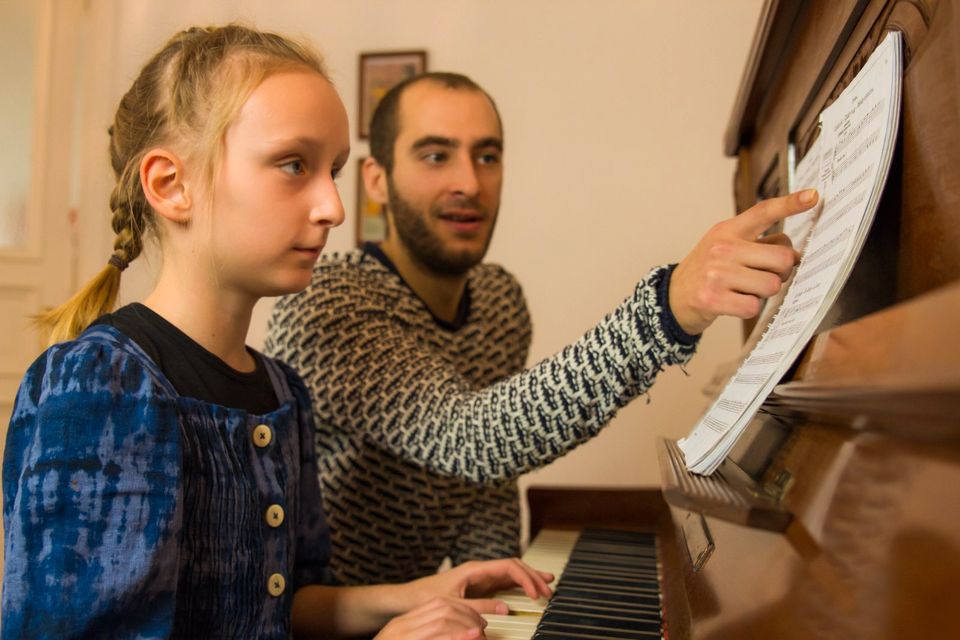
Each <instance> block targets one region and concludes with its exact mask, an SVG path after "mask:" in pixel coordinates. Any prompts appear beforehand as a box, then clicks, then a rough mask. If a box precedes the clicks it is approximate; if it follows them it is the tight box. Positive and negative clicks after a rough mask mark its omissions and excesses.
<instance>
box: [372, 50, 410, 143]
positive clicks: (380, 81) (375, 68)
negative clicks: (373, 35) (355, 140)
mask: <svg viewBox="0 0 960 640" xmlns="http://www.w3.org/2000/svg"><path fill="white" fill-rule="evenodd" d="M426 70H427V52H426V51H390V52H384V53H361V54H360V114H359V115H360V117H359V118H358V120H357V123H358V124H357V131H358V135H359V136H360V138H361V139H365V138H367V137H368V136H369V135H370V118H372V117H373V111H374V109H376V108H377V104H378V103H379V102H380V99H381V98H382V97H383V96H384V94H385V93H386V92H387V91H390V89H392V88H393V86H394V85H396V84H398V83H400V82H402V81H404V80H406V79H407V78H410V77H412V76H415V75H417V74H418V73H423V72H424V71H426Z"/></svg>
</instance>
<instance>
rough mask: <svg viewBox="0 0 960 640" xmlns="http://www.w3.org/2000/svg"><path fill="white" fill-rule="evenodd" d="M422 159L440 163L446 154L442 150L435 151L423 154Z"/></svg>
mask: <svg viewBox="0 0 960 640" xmlns="http://www.w3.org/2000/svg"><path fill="white" fill-rule="evenodd" d="M423 159H424V160H425V161H427V162H429V163H431V164H440V163H441V162H444V161H445V160H446V159H447V154H446V153H444V152H442V151H435V152H433V153H428V154H426V155H424V156H423Z"/></svg>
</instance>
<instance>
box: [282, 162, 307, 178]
mask: <svg viewBox="0 0 960 640" xmlns="http://www.w3.org/2000/svg"><path fill="white" fill-rule="evenodd" d="M280 170H281V171H286V172H287V173H289V174H290V175H292V176H301V175H303V174H304V173H306V166H305V165H304V163H303V160H300V159H299V158H297V159H294V160H288V161H286V162H284V163H283V164H281V165H280Z"/></svg>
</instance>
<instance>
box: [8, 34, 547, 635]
mask: <svg viewBox="0 0 960 640" xmlns="http://www.w3.org/2000/svg"><path fill="white" fill-rule="evenodd" d="M348 144H349V143H348V134H347V118H346V113H345V110H344V108H343V104H342V103H341V101H340V99H339V97H338V96H337V94H336V92H335V91H334V89H333V87H332V86H331V84H330V82H329V81H328V79H327V78H326V75H325V73H324V69H323V66H322V63H321V62H320V61H319V59H318V58H317V57H316V55H315V54H313V53H312V52H310V51H309V50H307V49H306V48H304V47H302V46H300V45H298V44H296V43H293V42H290V41H289V40H287V39H285V38H282V37H280V36H277V35H274V34H269V33H261V32H257V31H253V30H251V29H247V28H244V27H240V26H234V25H231V26H227V27H223V28H211V29H197V28H195V29H190V30H188V31H184V32H182V33H180V34H177V35H176V36H174V37H173V38H172V39H171V40H170V41H169V42H168V43H167V45H166V46H165V47H164V48H163V49H162V50H161V51H160V52H159V53H158V54H157V55H156V56H155V57H154V58H153V59H152V60H151V61H150V62H149V63H148V64H147V65H146V67H144V69H143V70H142V72H141V73H140V75H139V77H138V78H137V79H136V81H135V82H134V84H133V86H132V87H131V89H130V90H129V91H128V92H127V94H126V95H125V96H124V97H123V99H122V100H121V102H120V106H119V108H118V110H117V114H116V120H115V122H114V125H113V127H111V129H110V154H111V160H112V164H113V169H114V172H115V173H116V175H117V185H116V187H115V188H114V191H113V194H112V196H111V198H110V205H111V208H112V210H113V230H114V231H115V232H116V234H117V235H116V240H115V241H114V252H113V255H111V256H110V259H109V263H108V265H107V266H106V267H105V268H104V269H103V271H102V272H101V273H100V274H99V275H97V277H96V278H94V280H93V281H91V282H90V283H89V284H88V285H87V287H86V288H85V289H83V290H82V291H81V292H80V293H78V294H77V295H76V296H75V297H74V298H73V299H72V300H70V301H69V302H68V303H66V304H65V305H64V306H62V307H61V308H59V309H56V310H54V311H52V312H51V313H49V314H47V315H46V316H45V317H44V318H42V320H43V321H44V322H45V323H46V324H47V325H48V326H49V328H50V330H51V335H52V341H53V342H55V343H59V344H55V345H54V346H53V347H51V348H50V349H49V350H47V352H46V353H44V354H43V355H42V356H41V357H40V358H39V359H38V360H37V361H36V362H35V363H34V364H33V366H32V367H31V368H30V370H29V371H28V372H27V374H26V376H25V378H24V380H23V382H22V385H21V387H20V391H19V393H18V396H17V402H16V406H15V408H14V413H13V419H12V421H11V425H10V430H9V434H8V438H7V445H6V453H5V458H4V464H3V491H4V496H3V497H4V512H3V515H4V529H5V555H6V569H5V573H4V579H3V630H4V633H5V635H6V637H11V638H13V637H23V636H26V635H29V636H30V637H107V636H109V637H137V638H168V637H188V636H189V637H202V638H212V637H237V638H286V637H288V636H290V635H291V633H294V634H297V635H319V636H343V635H358V634H370V633H373V632H375V631H376V630H377V629H379V628H381V627H383V630H382V632H381V634H380V636H378V637H382V638H394V637H396V638H400V637H410V638H414V637H460V638H471V637H477V636H479V635H481V634H482V625H483V621H482V619H481V618H480V616H479V613H482V612H494V611H499V612H501V613H503V612H505V605H503V603H497V602H495V601H490V600H476V601H468V600H462V599H460V598H462V597H463V596H467V595H474V594H483V593H489V592H491V591H493V590H497V589H502V588H505V587H507V586H511V585H513V584H519V585H520V586H522V587H523V588H524V590H525V591H526V592H527V594H528V595H530V596H531V597H537V596H538V595H548V594H549V588H548V587H547V586H546V581H547V580H550V579H552V577H551V576H549V575H548V574H541V573H539V572H536V571H534V570H532V569H530V568H529V567H527V566H526V565H524V564H523V563H521V562H519V561H517V560H501V561H494V562H488V563H467V564H464V565H461V566H459V567H457V568H455V569H453V570H451V571H449V572H446V573H443V574H438V575H435V576H431V577H428V578H425V579H422V580H419V581H415V582H411V583H407V584H403V585H380V586H371V587H361V588H338V587H332V586H323V583H324V582H325V580H327V572H326V565H327V561H328V555H329V539H328V532H327V530H326V525H325V522H324V517H323V514H322V513H321V511H320V496H319V489H318V484H317V475H316V463H315V460H314V453H313V450H314V448H313V433H314V429H313V425H312V418H311V410H310V406H309V400H308V393H307V391H306V389H305V388H304V386H303V384H302V382H301V381H300V379H299V378H298V377H297V376H296V374H294V373H293V372H292V370H291V369H289V368H287V367H286V366H284V365H283V364H281V363H279V362H276V361H273V360H270V359H268V358H266V357H264V356H262V355H261V354H259V353H257V352H255V351H253V350H252V349H250V348H248V347H246V346H245V344H244V340H245V336H246V332H247V328H248V325H249V322H250V315H251V312H252V309H253V306H254V304H255V303H256V301H257V300H258V299H259V298H260V297H262V296H276V295H279V294H283V293H290V292H294V291H298V290H300V289H302V288H304V287H305V286H306V285H307V284H308V283H309V281H310V277H311V271H312V268H313V265H314V262H315V261H316V260H317V257H318V255H319V254H320V251H321V249H322V248H323V246H324V243H325V241H326V237H327V233H328V232H329V230H330V228H331V227H334V226H336V225H338V224H340V223H341V222H342V221H343V215H344V214H343V208H342V205H341V203H340V199H339V196H338V193H337V188H336V185H335V184H334V178H335V177H336V174H337V172H338V171H339V170H340V168H341V167H342V166H343V164H344V163H345V162H346V160H347V155H348V152H349V147H348ZM147 231H152V232H153V233H154V234H155V235H156V237H157V238H158V239H159V243H160V247H161V250H162V254H163V264H162V267H161V270H160V275H159V278H158V281H157V285H156V288H155V289H154V290H153V292H152V293H151V294H150V295H149V296H148V297H147V298H146V299H145V300H144V301H143V303H142V304H132V305H128V306H126V307H123V308H121V309H120V310H118V311H116V312H115V313H109V314H107V315H103V314H106V313H107V312H109V311H110V310H111V309H112V308H113V305H114V302H115V299H116V295H117V290H118V287H119V281H120V273H121V271H123V269H125V268H126V266H127V265H128V264H129V263H130V262H131V261H132V260H134V259H135V258H136V257H137V256H138V255H139V254H140V251H141V248H142V243H143V235H144V233H145V232H147ZM61 341H66V342H61ZM404 612H407V613H404ZM398 614H403V615H400V616H399V617H397V618H395V619H394V620H392V621H390V622H389V623H388V620H390V618H391V617H393V616H397V615H398ZM385 624H386V626H384V625H385Z"/></svg>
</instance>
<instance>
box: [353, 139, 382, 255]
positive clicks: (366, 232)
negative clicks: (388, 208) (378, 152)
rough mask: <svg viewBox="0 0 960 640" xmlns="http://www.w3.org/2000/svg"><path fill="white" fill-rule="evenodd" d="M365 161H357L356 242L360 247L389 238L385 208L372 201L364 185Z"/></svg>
mask: <svg viewBox="0 0 960 640" xmlns="http://www.w3.org/2000/svg"><path fill="white" fill-rule="evenodd" d="M364 160H366V158H360V159H358V160H357V222H356V242H357V246H358V247H360V246H363V244H364V243H365V242H381V241H383V240H385V239H386V238H387V216H386V213H385V212H384V210H383V206H382V205H381V204H380V203H378V202H374V201H373V200H371V199H370V197H369V196H368V195H367V189H366V187H365V186H364V184H363V161H364Z"/></svg>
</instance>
